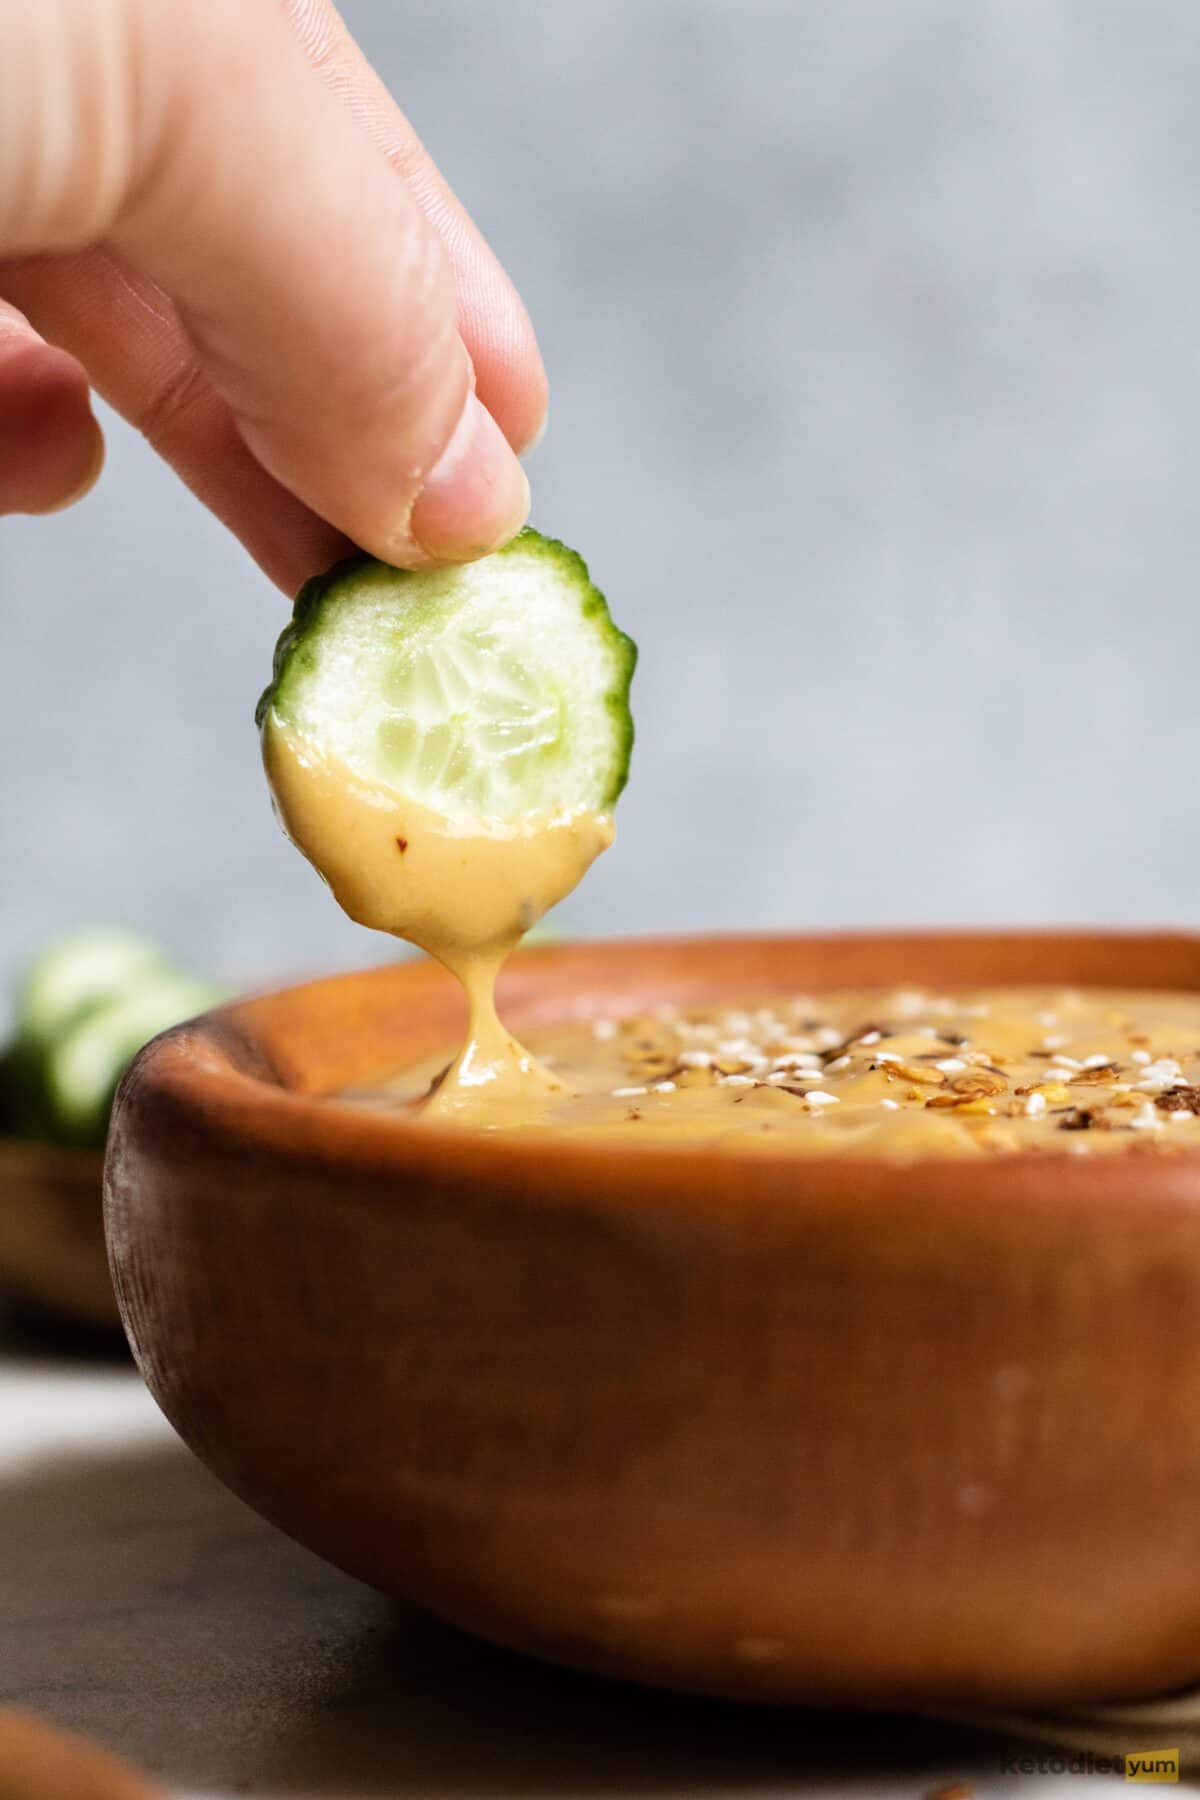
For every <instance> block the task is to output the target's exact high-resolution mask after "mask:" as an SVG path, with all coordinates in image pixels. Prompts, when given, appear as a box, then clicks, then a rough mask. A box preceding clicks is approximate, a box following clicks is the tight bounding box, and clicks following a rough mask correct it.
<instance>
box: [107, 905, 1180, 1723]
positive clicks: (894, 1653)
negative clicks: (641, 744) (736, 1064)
mask: <svg viewBox="0 0 1200 1800" xmlns="http://www.w3.org/2000/svg"><path fill="white" fill-rule="evenodd" d="M1024 982H1054V983H1058V982H1062V983H1071V984H1082V985H1088V984H1091V985H1114V984H1120V985H1128V986H1134V987H1153V988H1168V987H1173V988H1185V989H1200V938H1197V937H1185V936H1172V935H1165V934H1160V935H1148V934H1143V933H1128V934H1121V933H1108V934H1103V935H1101V934H1096V933H1053V934H1046V933H1043V934H1038V933H1003V934H1000V933H969V934H953V935H950V934H945V933H942V934H928V935H888V936H883V935H871V936H838V937H792V938H775V939H755V938H750V939H730V938H726V939H710V940H702V941H691V942H689V941H663V942H658V943H654V942H650V943H613V944H598V945H589V944H584V945H581V946H579V947H570V948H564V949H558V948H555V949H547V950H544V951H536V952H530V953H527V954H524V955H522V956H520V957H518V958H516V959H514V962H513V964H512V966H511V968H510V971H509V973H508V974H507V976H506V978H505V982H504V992H503V999H502V1010H503V1012H504V1014H505V1016H506V1018H507V1019H508V1020H509V1021H510V1022H511V1023H512V1024H513V1026H514V1027H516V1028H517V1029H518V1030H520V1029H521V1028H522V1027H530V1026H533V1025H535V1024H540V1023H543V1022H547V1021H550V1020H554V1019H561V1018H563V1017H564V1016H568V1015H570V1016H577V1017H578V1016H588V1015H591V1014H595V1013H597V1012H601V1011H610V1010H612V1009H614V1008H621V1009H629V1010H631V1011H637V1010H643V1009H645V1008H646V1007H647V1006H648V1005H651V1004H653V1003H655V1002H658V1001H663V1000H671V1001H677V1002H681V1003H684V1004H691V1003H704V1002H716V1001H734V1000H739V1001H740V1000H743V999H745V998H746V997H747V996H754V995H759V994H761V995H764V996H765V995H767V994H770V993H772V992H778V991H780V990H785V991H787V990H791V991H797V990H800V991H808V990H820V989H821V988H822V987H832V986H843V985H855V986H857V985H868V984H870V985H873V984H877V983H878V984H897V983H917V984H929V985H932V986H935V987H944V986H951V985H955V984H958V985H967V984H983V983H1009V984H1012V983H1024ZM461 1022H462V1013H461V1005H460V1001H459V997H458V994H457V992H456V990H455V987H454V985H453V983H452V982H451V981H450V980H449V979H448V977H447V976H446V975H445V974H444V973H442V971H441V970H439V969H438V968H437V967H436V966H435V965H433V964H431V963H427V962H421V963H415V962H414V963H408V964H402V965H400V966H398V967H394V968H390V969H378V970H372V971H371V972H369V973H367V974H361V975H351V976H345V977H340V978H337V979H334V980H329V981H321V982H317V983H314V984H312V985H311V986H306V987H300V988H294V989H292V990H290V991H288V992H285V993H281V994H276V995H272V996H270V997H268V998H265V999H257V1000H253V1001H248V1002H244V1003H242V1004H238V1005H234V1006H232V1007H229V1008H227V1009H225V1010H224V1011H222V1012H218V1013H216V1014H213V1015H210V1016H209V1017H208V1018H207V1019H205V1020H202V1021H200V1022H199V1023H198V1024H195V1025H192V1026H187V1027H182V1028H181V1029H179V1030H178V1031H175V1032H171V1033H168V1034H167V1035H166V1036H165V1037H162V1038H160V1039H158V1040H157V1041H156V1042H155V1043H154V1044H152V1045H151V1046H150V1047H149V1048H148V1049H147V1050H146V1051H144V1052H143V1054H142V1056H141V1057H140V1059H139V1060H138V1062H137V1063H136V1065H135V1067H134V1069H133V1071H132V1072H131V1074H130V1075H129V1077H128V1078H127V1080H126V1082H125V1085H124V1087H123V1090H122V1093H121V1096H120V1099H119V1102H118V1106H117V1113H116V1120H115V1125H114V1129H113V1133H112V1137H111V1140H110V1152H109V1159H108V1167H107V1207H108V1229H109V1240H110V1249H111V1257H112V1264H113V1269H114V1274H115V1280H116V1285H117V1291H118V1296H119V1299H120V1304H121V1309H122V1312H123V1315H124V1320H125V1325H126V1329H127V1331H128V1334H129V1337H130V1340H131V1342H132V1345H133V1348H134V1352H135V1354H136V1356H137V1358H138V1361H139V1363H140V1366H141V1368H142V1371H143V1373H144V1375H145V1377H146V1380H147V1381H148V1382H149V1384H150V1387H151V1389H152V1390H153V1392H154V1393H155V1395H156V1396H157V1398H158V1400H159V1403H160V1404H161V1406H162V1407H163V1409H164V1411H165V1412H166V1414H167V1415H168V1417H169V1418H170V1419H171V1420H172V1421H173V1422H174V1424H175V1425H176V1427H177V1428H178V1430H179V1431H180V1432H181V1433H182V1435H183V1437H184V1438H185V1439H186V1440H187V1441H188V1443H189V1444H191V1446H192V1447H193V1449H194V1450H196V1451H197V1452H198V1454H199V1455H200V1456H201V1457H202V1458H203V1459H204V1460H205V1462H207V1463H208V1464H209V1465H210V1466H211V1467H212V1468H213V1469H214V1470H215V1471H216V1472H217V1474H218V1475H220V1476H221V1477H222V1478H223V1479H224V1480H225V1481H226V1482H227V1483H228V1484H229V1486H230V1487H232V1488H233V1489H234V1490H235V1491H236V1492H237V1493H239V1494H241V1495H242V1496H243V1497H244V1498H245V1499H247V1500H248V1501H249V1502H250V1503H251V1504H252V1505H253V1506H255V1507H257V1508H258V1509H259V1511H260V1512H262V1513H263V1514H265V1515H266V1516H267V1517H268V1518H270V1519H272V1520H274V1521H275V1522H276V1523H277V1524H278V1525H280V1526H282V1527H283V1529H284V1530H286V1531H288V1532H290V1533H291V1534H292V1535H293V1536H294V1537H296V1538H298V1539H300V1540H301V1541H302V1542H303V1543H305V1544H308V1545H310V1546H311V1547H312V1548H313V1549H315V1550H317V1551H319V1552H320V1553H321V1554H322V1555H324V1556H326V1557H328V1558H329V1559H330V1560H331V1561H333V1562H335V1563H338V1564H340V1565H341V1566H342V1567H343V1568H345V1569H347V1570H349V1571H350V1572H351V1573H353V1574H355V1575H358V1576H361V1577H362V1578H364V1579H365V1580H367V1581H369V1582H373V1583H375V1584H376V1585H377V1586H378V1587H380V1588H383V1589H386V1590H388V1591H390V1592H393V1593H395V1594H398V1595H403V1596H405V1597H407V1598H409V1599H412V1600H416V1601H418V1602H422V1603H424V1604H425V1605H426V1606H428V1607H429V1608H431V1609H432V1610H433V1611H434V1612H436V1613H439V1614H442V1615H443V1616H444V1617H446V1618H447V1619H450V1620H453V1621H455V1622H456V1623H457V1624H459V1625H461V1626H465V1627H466V1628H468V1629H469V1630H472V1631H475V1632H479V1633H481V1634H483V1635H484V1636H487V1637H490V1638H493V1639H496V1640H498V1641H500V1642H502V1643H505V1644H509V1645H515V1646H519V1647H522V1648H524V1649H526V1650H530V1651H533V1652H536V1653H537V1654H539V1655H542V1656H546V1657H551V1658H555V1659H558V1660H561V1661H564V1662H567V1663H572V1664H576V1665H580V1666H585V1667H588V1668H592V1669H599V1670H605V1671H609V1672H613V1673H616V1674H619V1675H623V1676H632V1677H636V1678H638V1679H642V1680H646V1681H652V1682H660V1683H665V1684H669V1685H672V1686H678V1687H685V1688H691V1689H697V1690H704V1691H709V1692H712V1693H718V1694H730V1695H750V1696H758V1697H762V1698H769V1699H786V1700H799V1701H806V1702H820V1703H829V1702H856V1703H868V1704H879V1705H887V1706H910V1705H941V1706H945V1705H973V1704H978V1703H981V1702H989V1703H990V1702H1004V1703H1007V1704H1022V1705H1029V1704H1034V1705H1042V1704H1049V1703H1055V1702H1064V1701H1067V1700H1070V1699H1078V1698H1086V1699H1092V1700H1096V1699H1104V1698H1110V1697H1122V1698H1131V1697H1134V1696H1138V1695H1145V1694H1151V1693H1154V1692H1157V1691H1160V1690H1164V1689H1168V1688H1170V1687H1172V1686H1174V1685H1177V1684H1179V1683H1182V1682H1184V1681H1186V1680H1188V1679H1191V1678H1194V1677H1197V1676H1200V1155H1196V1154H1193V1153H1184V1152H1177V1153H1174V1154H1171V1155H1169V1156H1163V1157H1161V1158H1156V1157H1150V1156H1141V1155H1138V1156H1131V1157H1129V1158H1124V1157H1120V1156H1111V1157H1103V1158H1100V1157H1097V1158H1095V1159H1094V1160H1093V1159H1089V1158H1085V1157H1074V1156H1070V1155H1066V1154H1063V1155H1057V1154H1052V1155H1045V1154H1042V1155H1039V1156H1036V1157H1035V1156H1033V1155H1029V1156H1025V1155H1014V1156H1010V1157H997V1158H995V1159H989V1158H974V1159H970V1160H968V1159H966V1158H963V1159H957V1158H955V1159H950V1160H942V1161H933V1160H930V1161H928V1162H923V1163H914V1164H910V1165H907V1166H903V1165H890V1164H888V1163H886V1162H883V1161H879V1160H874V1161H872V1160H868V1159H866V1158H861V1157H859V1158H840V1159H839V1158H834V1157H829V1158H821V1159H811V1160H810V1159H807V1158H806V1159H803V1160H796V1161H789V1160H788V1159H787V1157H786V1155H778V1156H774V1155H761V1154H755V1156H754V1157H753V1158H746V1159H741V1158H739V1157H738V1156H737V1155H736V1154H735V1153H732V1152H725V1153H721V1152H714V1151H711V1150H703V1151H696V1150H682V1149H680V1150H677V1149H674V1148H672V1147H670V1146H666V1147H662V1146H660V1147H648V1146H645V1145H638V1144H636V1143H630V1144H629V1145H628V1146H625V1145H621V1146H617V1147H611V1146H605V1147H603V1148H598V1147H596V1146H595V1145H588V1144H585V1143H577V1142H572V1141H570V1140H564V1141H562V1142H561V1143H549V1142H547V1141H546V1139H545V1138H540V1137H539V1138H537V1139H536V1140H533V1139H529V1140H523V1139H522V1138H520V1137H519V1136H516V1135H513V1136H510V1137H508V1138H505V1139H499V1138H495V1137H491V1138H489V1137H488V1136H486V1135H484V1134H478V1135H471V1134H461V1133H459V1132H456V1131H455V1130H454V1129H453V1128H446V1127H435V1126H432V1125H421V1124H416V1123H412V1122H406V1121H404V1120H402V1119H399V1118H395V1117H389V1116H386V1115H384V1114H378V1115H376V1114H373V1113H371V1112H369V1111H367V1110H354V1109H352V1108H345V1107H339V1106H336V1105H332V1104H330V1103H329V1101H328V1100H327V1099H325V1098H324V1097H323V1096H326V1095H327V1094H328V1093H330V1092H331V1091H332V1090H336V1089H338V1088H339V1087H341V1086H342V1085H343V1084H346V1083H351V1082H361V1081H363V1080H364V1079H366V1078H369V1077H370V1076H371V1075H372V1074H373V1073H379V1072H384V1071H389V1070H392V1069H394V1068H396V1067H397V1066H399V1065H402V1064H404V1063H405V1062H406V1061H408V1060H410V1059H414V1058H418V1057H423V1056H425V1055H427V1054H430V1053H431V1052H433V1051H434V1050H435V1049H436V1048H437V1047H438V1046H439V1045H443V1044H445V1045H449V1044H450V1043H451V1042H452V1041H453V1040H454V1038H455V1034H456V1033H457V1032H458V1031H459V1029H460V1027H461Z"/></svg>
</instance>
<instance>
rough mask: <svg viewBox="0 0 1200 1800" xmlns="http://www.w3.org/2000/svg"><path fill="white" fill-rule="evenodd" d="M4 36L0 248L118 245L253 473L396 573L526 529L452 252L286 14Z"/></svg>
mask: <svg viewBox="0 0 1200 1800" xmlns="http://www.w3.org/2000/svg"><path fill="white" fill-rule="evenodd" d="M0 29H2V32H3V53H2V54H0V255H3V256H11V255H14V254H27V253H31V252H33V253H36V252H55V251H63V250H70V249H78V248H81V247H83V246H84V245H86V244H89V243H93V242H97V241H99V240H101V239H109V240H111V241H113V242H114V243H115V244H116V245H117V246H118V247H119V248H120V249H121V250H122V252H123V253H124V254H125V255H126V256H127V257H128V259H129V260H130V261H131V262H133V263H134V264H135V265H136V266H137V267H139V268H140V269H141V270H142V271H143V272H145V273H146V274H148V275H150V276H151V277H152V278H153V279H154V280H155V281H156V282H157V283H158V284H159V286H160V287H162V288H163V289H164V290H165V291H166V293H167V294H168V295H169V296H170V297H171V299H172V300H173V301H174V303H175V306H176V308H177V310H178V312H179V315H180V318H181V320H182V321H183V324H184V326H185V328H186V330H187V331H188V333H189V335H190V336H191V338H192V340H193V342H194V344H195V346H196V349H197V352H198V354H199V357H200V360H201V363H202V365H203V367H204V370H205V373H206V374H207V376H208V378H209V380H210V381H211V382H212V384H213V385H214V387H215V388H216V389H217V390H218V391H219V392H220V393H221V395H222V396H223V397H224V399H225V400H226V402H227V403H228V405H229V407H230V409H231V411H232V412H233V415H234V418H235V420H236V422H237V425H238V428H239V430H240V432H241V434H242V436H243V438H244V439H245V441H246V443H247V444H248V445H249V447H250V449H251V450H252V451H253V452H254V454H255V456H256V457H257V458H258V459H259V461H260V462H261V463H262V464H263V465H264V467H265V468H266V469H268V470H269V471H270V473H271V474H273V475H274V476H275V477H276V478H277V479H278V480H279V481H281V482H282V483H283V484H284V485H285V486H286V487H287V488H289V489H290V490H291V491H292V492H293V493H294V494H296V495H297V496H298V497H299V498H300V499H301V500H303V501H304V502H305V503H306V504H307V505H308V506H309V507H311V508H312V509H313V511H315V512H317V513H319V514H320V515H321V516H322V517H323V518H325V519H327V520H328V521H329V522H330V523H331V524H333V525H335V526H337V527H338V528H339V529H340V530H342V531H344V532H345V533H346V534H347V536H349V537H350V538H351V539H353V540H354V541H355V542H356V543H358V544H360V545H361V546H362V547H363V548H364V549H366V550H369V551H371V552H372V553H373V554H375V555H377V556H380V557H382V558H384V559H385V560H386V561H389V562H393V563H398V564H401V565H404V566H421V565H428V564H429V563H437V562H451V561H460V560H466V559H469V558H470V557H472V556H478V555H481V554H482V553H483V552H485V551H487V550H489V549H492V548H494V547H495V546H496V545H497V544H499V543H502V542H504V541H505V540H506V539H507V538H508V537H510V536H511V535H512V533H513V532H514V531H516V530H517V529H518V527H519V526H520V525H521V523H522V522H523V520H524V517H525V514H526V512H527V510H528V503H529V490H528V484H527V483H526V480H525V476H524V472H523V471H522V469H521V466H520V464H519V463H518V462H517V460H516V458H515V456H514V455H513V453H512V451H511V449H510V448H509V446H508V444H507V442H506V441H505V438H504V436H503V434H502V433H501V431H500V430H499V428H498V426H497V425H496V424H495V423H494V421H493V420H492V419H491V417H490V415H489V414H488V413H487V412H486V411H485V409H484V407H483V406H482V405H481V403H480V402H479V401H478V400H477V399H476V397H475V394H474V389H473V378H472V371H471V365H470V359H469V357H468V355H467V352H466V350H465V348H464V346H463V343H462V340H461V338H460V337H459V335H458V330H457V326H456V301H455V293H454V284H453V278H452V274H451V271H450V268H449V265H448V261H447V258H446V255H445V252H444V250H443V247H442V244H441V241H440V239H439V238H438V237H437V235H436V234H435V232H434V230H433V228H432V227H431V226H430V225H429V224H428V223H427V221H426V219H425V217H424V216H423V214H422V213H421V211H420V209H419V208H418V206H417V205H416V203H415V201H414V200H413V199H412V197H411V195H410V194H409V191H408V189H407V188H406V186H405V185H404V183H403V182H402V181H400V180H398V179H397V177H396V175H395V174H394V173H393V171H392V170H391V169H390V168H389V166H388V163H387V161H386V159H385V158H384V157H383V155H382V154H381V153H380V152H379V150H377V149H376V148H375V146H374V145H373V144H372V143H371V141H370V140H369V139H368V138H367V136H366V135H365V133H364V132H363V131H362V130H361V128H360V127H359V126H358V125H357V124H356V123H355V122H354V120H353V118H352V117H351V116H350V115H349V114H348V112H347V111H346V109H345V108H344V107H343V106H342V105H341V104H340V102H339V101H338V100H337V98H336V96H335V95H334V94H332V93H331V92H330V91H329V90H328V89H327V88H326V86H325V84H324V83H323V82H322V81H321V80H320V78H319V76H318V75H317V74H316V73H315V72H314V71H313V69H312V68H311V66H310V64H309V63H308V61H307V59H306V58H305V56H304V54H303V52H302V50H301V49H300V47H299V46H298V44H297V43H296V40H295V38H294V35H293V33H292V32H291V31H290V30H289V28H288V26H287V24H286V22H285V20H284V18H283V16H282V14H281V12H280V10H279V9H278V8H277V7H275V6H274V5H270V4H267V5H260V4H258V3H257V0H255V3H254V4H251V5H247V4H246V3H245V0H203V4H201V3H200V0H176V4H174V5H172V6H171V7H164V6H163V5H162V4H161V0H39V4H38V6H37V7H30V8H20V9H19V10H18V12H17V16H16V17H15V18H14V17H13V16H12V14H11V11H10V10H9V9H6V10H5V16H4V20H3V26H2V28H0Z"/></svg>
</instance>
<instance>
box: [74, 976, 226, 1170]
mask: <svg viewBox="0 0 1200 1800" xmlns="http://www.w3.org/2000/svg"><path fill="white" fill-rule="evenodd" d="M225 997H226V996H225V995H224V994H223V993H222V992H221V991H220V990H219V989H218V988H215V987H214V986H213V985H212V984H211V983H210V982H207V981H198V980H196V979H195V978H194V977H193V976H190V975H180V974H177V973H175V972H174V971H173V970H167V971H165V972H164V973H162V974H160V975H157V976H152V977H148V978H146V979H144V980H143V981H141V982H140V983H139V984H138V985H137V986H136V987H134V988H131V989H130V991H129V992H128V993H126V994H122V995H120V996H119V997H117V998H114V999H111V1000H107V1001H105V1002H104V1003H103V1004H102V1005H100V1006H96V1007H94V1008H93V1009H92V1010H91V1011H90V1012H88V1013H86V1014H85V1015H84V1016H83V1017H82V1018H81V1019H79V1020H78V1021H77V1022H76V1023H75V1024H74V1025H72V1026H71V1027H70V1028H69V1029H68V1030H66V1031H64V1032H63V1033H62V1034H61V1036H60V1037H59V1038H58V1039H57V1040H56V1042H55V1043H53V1044H51V1045H50V1046H49V1047H48V1048H47V1050H46V1052H45V1060H44V1066H43V1077H44V1081H45V1097H46V1105H47V1110H48V1115H49V1124H50V1128H51V1132H52V1135H53V1136H54V1137H55V1139H56V1140H58V1141H61V1142H64V1143H75V1144H102V1143H103V1142H104V1135H105V1132H106V1130H107V1127H108V1115H109V1110H110V1108H111V1106H112V1099H113V1095H114V1093H115V1092H116V1088H117V1083H118V1082H119V1081H120V1079H121V1076H122V1075H123V1074H124V1073H125V1069H126V1067H127V1066H128V1064H129V1063H130V1062H132V1060H133V1058H134V1057H135V1056H136V1055H137V1053H138V1051H139V1050H140V1049H141V1048H142V1045H143V1044H145V1043H148V1042H149V1040H150V1039H151V1038H152V1037H157V1035H158V1033H159V1032H160V1031H166V1030H167V1029H168V1028H169V1027H170V1026H172V1025H180V1024H182V1023H183V1021H184V1020H185V1019H191V1018H194V1017H195V1016H196V1014H197V1013H201V1012H204V1011H205V1010H206V1009H207V1008H208V1007H210V1006H216V1005H218V1004H219V1003H220V1002H221V1001H222V1000H223V999H224V998H225Z"/></svg>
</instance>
